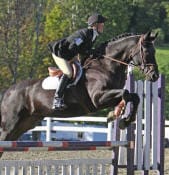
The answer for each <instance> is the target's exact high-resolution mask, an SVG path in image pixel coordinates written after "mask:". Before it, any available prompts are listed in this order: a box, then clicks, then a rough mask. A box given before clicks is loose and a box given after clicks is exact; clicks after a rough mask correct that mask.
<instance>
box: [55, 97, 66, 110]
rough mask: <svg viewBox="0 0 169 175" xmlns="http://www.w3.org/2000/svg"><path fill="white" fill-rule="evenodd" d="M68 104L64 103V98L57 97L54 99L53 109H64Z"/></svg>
mask: <svg viewBox="0 0 169 175" xmlns="http://www.w3.org/2000/svg"><path fill="white" fill-rule="evenodd" d="M66 107H67V106H66V105H65V104H64V100H63V99H62V98H59V97H56V98H54V100H53V105H52V109H54V110H64V109H65V108H66Z"/></svg>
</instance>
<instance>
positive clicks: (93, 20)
mask: <svg viewBox="0 0 169 175" xmlns="http://www.w3.org/2000/svg"><path fill="white" fill-rule="evenodd" d="M106 20H107V19H106V18H105V17H104V16H102V15H101V14H98V13H95V14H93V15H92V16H90V17H89V18H88V21H87V23H88V25H89V26H91V25H93V24H94V23H104V22H105V21H106Z"/></svg>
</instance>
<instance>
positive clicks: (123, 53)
mask: <svg viewBox="0 0 169 175" xmlns="http://www.w3.org/2000/svg"><path fill="white" fill-rule="evenodd" d="M138 38H139V37H138V36H131V37H127V38H124V39H123V38H122V39H120V40H117V41H115V42H111V43H109V44H108V47H107V48H105V51H106V52H105V54H106V56H109V57H112V58H114V59H117V60H120V61H125V59H126V58H127V57H128V56H129V55H130V51H131V49H132V48H133V47H135V45H136V44H137V42H138Z"/></svg>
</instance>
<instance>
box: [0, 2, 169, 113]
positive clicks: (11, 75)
mask: <svg viewBox="0 0 169 175" xmlns="http://www.w3.org/2000/svg"><path fill="white" fill-rule="evenodd" d="M93 12H99V13H101V14H103V15H104V16H106V17H107V18H108V20H107V22H106V23H105V31H104V34H102V35H101V36H100V37H99V38H98V40H97V43H96V45H98V44H99V43H101V42H104V41H105V40H108V39H111V38H113V37H114V36H116V35H118V34H121V33H126V32H134V33H145V32H147V31H148V30H150V29H153V30H154V31H159V37H158V39H157V42H156V44H158V46H163V45H164V44H165V43H167V42H169V2H168V0H162V1H159V0H134V1H133V0H127V1H123V0H113V1H112V0H105V1H103V0H93V1H91V0H69V1H68V0H62V1H60V0H36V1H35V0H24V1H22V0H11V1H6V0H0V38H1V40H0V66H1V71H0V90H1V89H4V88H7V87H8V86H9V85H11V84H13V83H16V82H17V81H20V80H22V79H27V78H41V77H45V76H47V67H48V66H51V65H54V62H53V59H52V57H51V54H50V52H48V50H47V44H48V43H49V42H50V41H53V40H58V39H60V38H62V37H66V36H68V35H70V34H71V33H72V32H74V31H76V30H77V29H79V28H83V27H87V24H86V22H87V18H88V16H89V15H91V14H92V13H93ZM168 50H169V47H168V46H166V47H161V48H160V47H159V48H158V49H157V62H158V64H159V69H160V71H161V72H162V73H164V74H165V75H166V102H167V107H166V116H169V115H168V113H169V112H168V111H169V110H168V109H169V108H168V105H169V102H168V100H167V99H168V94H169V93H168V92H169V85H168V81H169V80H168V77H169V76H168V70H169V66H168V65H169V64H168V62H169V61H168V60H169V59H168V54H169V53H168ZM136 74H137V75H138V77H139V78H141V77H140V74H138V73H137V72H136Z"/></svg>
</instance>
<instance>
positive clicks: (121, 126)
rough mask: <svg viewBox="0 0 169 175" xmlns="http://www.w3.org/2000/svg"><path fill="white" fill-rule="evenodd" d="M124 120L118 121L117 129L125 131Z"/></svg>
mask: <svg viewBox="0 0 169 175" xmlns="http://www.w3.org/2000/svg"><path fill="white" fill-rule="evenodd" d="M126 127H127V126H126V118H122V119H121V120H120V121H119V128H120V129H122V130H124V129H126Z"/></svg>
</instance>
